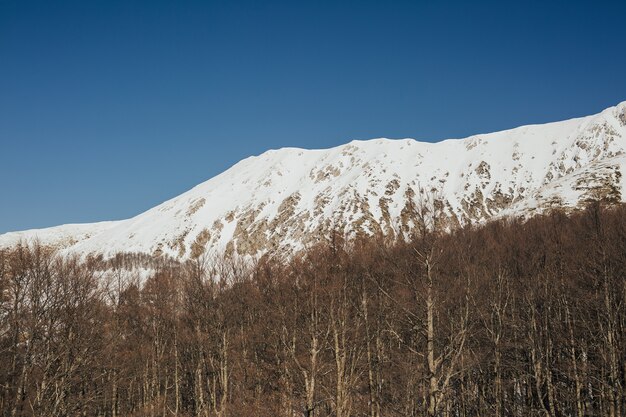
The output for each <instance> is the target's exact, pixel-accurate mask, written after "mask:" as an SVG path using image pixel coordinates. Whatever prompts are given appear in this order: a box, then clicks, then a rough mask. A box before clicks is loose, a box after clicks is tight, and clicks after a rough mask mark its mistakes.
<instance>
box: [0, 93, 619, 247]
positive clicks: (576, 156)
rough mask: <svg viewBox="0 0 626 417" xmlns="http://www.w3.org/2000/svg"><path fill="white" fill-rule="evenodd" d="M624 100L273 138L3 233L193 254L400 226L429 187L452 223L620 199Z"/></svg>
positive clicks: (443, 218) (446, 222)
mask: <svg viewBox="0 0 626 417" xmlns="http://www.w3.org/2000/svg"><path fill="white" fill-rule="evenodd" d="M625 150H626V102H622V103H620V104H618V105H617V106H614V107H611V108H608V109H606V110H604V111H603V112H601V113H599V114H596V115H593V116H587V117H582V118H576V119H570V120H566V121H562V122H555V123H548V124H544V125H527V126H520V127H517V128H514V129H510V130H505V131H501V132H495V133H488V134H478V135H473V136H470V137H468V138H464V139H450V140H444V141H440V142H435V143H429V142H418V141H416V140H413V139H387V138H377V139H370V140H353V141H351V142H349V143H347V144H344V145H341V146H337V147H334V148H329V149H318V150H305V149H300V148H281V149H276V150H270V151H267V152H264V153H263V154H261V155H259V156H255V157H250V158H246V159H244V160H242V161H240V162H239V163H237V164H235V165H234V166H232V167H231V168H230V169H228V170H226V171H225V172H223V173H221V174H219V175H217V176H216V177H214V178H211V179H209V180H208V181H205V182H203V183H202V184H199V185H198V186H196V187H194V188H192V189H191V190H189V191H187V192H185V193H183V194H181V195H179V196H178V197H175V198H173V199H171V200H168V201H166V202H164V203H162V204H160V205H158V206H156V207H154V208H152V209H150V210H148V211H146V212H145V213H142V214H140V215H138V216H136V217H134V218H132V219H128V220H122V221H116V222H103V223H96V224H85V225H66V226H59V227H55V228H49V229H40V230H31V231H26V232H14V233H7V234H4V235H0V246H8V245H12V244H15V243H17V242H18V241H20V240H26V241H28V240H33V239H39V240H40V241H41V242H42V243H44V244H48V245H51V246H55V247H58V248H60V249H61V250H63V251H65V252H76V253H81V254H87V253H96V254H102V255H105V256H112V255H114V254H115V253H118V252H143V253H156V254H167V255H171V256H174V257H178V258H182V259H185V258H193V257H197V256H199V255H201V254H203V253H207V252H209V253H211V252H219V253H223V252H226V253H237V254H240V255H245V256H258V255H260V254H263V253H267V252H276V251H283V252H287V253H289V252H294V251H297V250H300V249H302V248H305V247H307V246H309V245H313V244H316V243H317V242H320V241H323V240H324V239H326V237H327V236H329V235H330V233H341V234H342V235H344V236H345V237H346V238H348V239H350V238H354V237H357V236H360V235H369V236H371V235H375V236H380V238H382V239H398V238H403V237H405V236H407V234H408V233H410V231H411V229H412V228H413V227H414V226H415V221H416V220H415V219H416V213H415V207H416V205H418V204H419V203H420V201H422V200H423V198H424V195H425V194H430V195H431V196H433V199H434V200H435V203H436V205H437V208H438V209H439V211H440V214H441V215H440V218H438V222H439V225H440V226H442V227H445V228H453V227H457V226H460V225H464V224H468V223H480V222H485V221H488V220H489V219H493V218H498V217H502V216H531V215H533V214H535V213H540V212H543V211H546V210H551V209H555V208H559V209H563V210H575V209H577V208H579V207H582V206H583V205H584V204H586V202H588V201H593V200H601V201H606V202H609V203H617V202H621V201H623V200H624V197H623V195H624V193H623V189H624V176H623V175H622V173H623V170H624V166H625V165H626V157H625V154H626V153H625Z"/></svg>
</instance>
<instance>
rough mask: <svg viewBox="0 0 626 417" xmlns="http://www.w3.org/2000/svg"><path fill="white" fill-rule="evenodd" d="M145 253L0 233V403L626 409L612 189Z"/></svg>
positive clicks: (492, 412)
mask: <svg viewBox="0 0 626 417" xmlns="http://www.w3.org/2000/svg"><path fill="white" fill-rule="evenodd" d="M130 258H131V257H130V255H129V259H130ZM120 259H122V258H120ZM144 261H145V260H144ZM128 262H131V261H128ZM151 262H152V265H153V266H155V265H156V266H155V271H156V272H155V273H154V274H153V275H152V276H151V277H150V278H149V279H147V280H146V281H145V282H144V283H142V284H141V285H138V284H137V283H135V282H133V281H132V280H125V279H124V278H123V274H120V279H118V280H111V279H108V280H104V279H103V278H102V275H103V268H102V261H99V260H93V259H92V260H89V261H85V262H79V261H78V260H77V259H72V258H62V257H59V256H57V255H55V254H54V253H52V252H51V251H50V250H46V249H45V248H42V247H37V246H21V247H17V248H14V249H11V250H4V251H1V252H0V411H1V413H2V416H11V417H18V416H107V417H118V416H150V417H154V416H220V417H226V416H259V417H261V416H268V417H270V416H272V417H273V416H284V417H288V416H289V417H291V416H294V417H295V416H304V417H322V416H336V417H350V416H368V417H383V416H430V417H434V416H446V417H448V416H450V417H452V416H497V417H500V416H519V417H526V416H545V417H556V416H575V417H583V416H610V417H617V416H623V415H625V414H626V208H614V209H610V210H609V209H602V208H600V207H598V206H592V207H590V208H589V209H588V210H586V211H585V212H582V213H579V214H575V215H572V216H565V215H563V214H553V215H550V216H544V217H537V218H534V219H531V220H529V221H526V222H522V221H515V220H508V221H500V222H493V223H490V224H488V225H486V226H482V227H479V228H471V227H467V228H463V229H459V230H456V231H454V232H452V233H433V232H427V231H423V232H421V233H418V234H416V235H415V236H414V238H413V239H412V240H411V242H408V243H396V244H393V245H389V244H383V243H381V242H378V241H376V240H371V241H359V242H355V243H353V244H351V245H350V246H349V247H345V245H343V244H340V243H338V242H336V241H335V242H333V244H329V245H327V246H324V247H316V248H313V249H310V250H308V251H307V252H306V253H303V254H301V255H299V256H297V257H294V258H293V259H291V260H289V261H279V260H272V259H263V260H261V261H259V262H258V263H257V264H255V265H247V264H245V263H243V262H237V261H234V260H229V259H219V260H207V259H202V257H200V258H198V259H195V260H193V261H189V262H186V263H184V264H178V263H175V262H158V261H157V260H152V261H151ZM111 268H112V266H111V265H110V264H109V265H108V267H107V270H108V271H110V270H111Z"/></svg>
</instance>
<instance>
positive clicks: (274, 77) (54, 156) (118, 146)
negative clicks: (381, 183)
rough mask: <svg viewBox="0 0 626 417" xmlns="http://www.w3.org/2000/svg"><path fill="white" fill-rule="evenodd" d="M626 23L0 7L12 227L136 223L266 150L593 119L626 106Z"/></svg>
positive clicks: (4, 227) (591, 8) (467, 11)
mask: <svg viewBox="0 0 626 417" xmlns="http://www.w3.org/2000/svg"><path fill="white" fill-rule="evenodd" d="M261 3H264V4H261ZM625 22H626V2H624V1H613V2H602V1H589V2H576V1H531V2H525V1H514V2H506V1H495V2H467V1H464V2H450V1H445V2H444V1H411V2H402V1H395V2H394V1H379V2H371V1H367V0H360V1H338V0H336V1H311V2H304V1H285V2H272V1H267V2H259V1H254V2H239V1H214V2H211V1H173V0H172V1H159V0H146V1H130V0H124V1H115V0H106V1H97V0H89V1H84V0H78V1H63V0H54V1H52V0H46V1H30V0H0V184H1V185H0V232H6V231H10V230H19V229H27V228H35V227H44V226H53V225H57V224H61V223H70V222H91V221H98V220H112V219H122V218H127V217H131V216H134V215H136V214H139V213H140V212H142V211H144V210H146V209H148V208H150V207H152V206H154V205H156V204H158V203H161V202H162V201H164V200H166V199H168V198H171V197H174V196H176V195H178V194H180V193H182V192H184V191H186V190H187V189H189V188H191V187H192V186H194V185H196V184H198V183H200V182H202V181H204V180H206V179H208V178H210V177H212V176H214V175H216V174H218V173H219V172H221V171H223V170H225V169H226V168H228V167H229V166H231V165H232V164H234V163H235V162H237V161H238V160H240V159H242V158H244V157H247V156H249V155H255V154H259V153H262V152H263V151H265V150H267V149H271V148H279V147H283V146H297V147H305V148H323V147H331V146H335V145H338V144H341V143H345V142H348V141H350V140H352V139H368V138H374V137H391V138H404V137H413V138H416V139H421V140H429V141H435V140H440V139H445V138H450V137H463V136H468V135H470V134H474V133H481V132H489V131H495V130H501V129H505V128H511V127H515V126H518V125H522V124H528V123H543V122H548V121H555V120H560V119H567V118H571V117H574V116H582V115H587V114H591V113H595V112H598V111H600V110H602V109H603V108H605V107H608V106H612V105H615V104H617V103H618V102H620V101H623V100H626V26H625Z"/></svg>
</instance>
